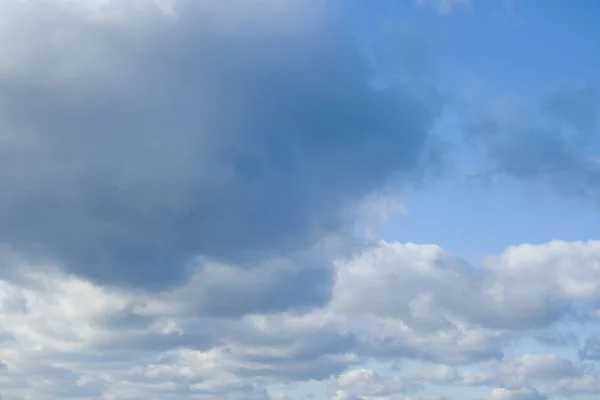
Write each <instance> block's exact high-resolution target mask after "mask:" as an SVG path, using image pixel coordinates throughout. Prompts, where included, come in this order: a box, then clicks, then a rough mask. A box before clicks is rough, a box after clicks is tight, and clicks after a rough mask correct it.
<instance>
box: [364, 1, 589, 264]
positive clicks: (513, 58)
mask: <svg viewBox="0 0 600 400" xmlns="http://www.w3.org/2000/svg"><path fill="white" fill-rule="evenodd" d="M411 3H412V2H411V1H392V0H384V1H381V2H357V4H360V7H359V8H360V13H362V18H361V19H360V21H361V22H363V24H362V25H361V27H362V28H363V29H367V30H368V29H376V28H377V26H373V25H369V24H370V23H372V22H373V21H375V20H376V19H375V18H373V19H369V16H371V13H374V14H377V15H378V16H381V15H386V16H387V21H388V23H389V21H390V20H392V21H394V20H396V21H397V23H398V24H399V25H401V24H405V25H406V24H410V26H412V27H418V29H419V30H420V31H421V32H423V33H424V34H425V35H428V36H429V37H432V38H433V42H434V49H435V54H436V56H437V59H436V63H437V65H436V69H437V71H438V73H439V75H440V79H442V80H443V81H444V82H443V83H444V86H446V87H448V88H450V90H455V91H456V90H458V91H460V90H461V89H464V88H469V87H471V86H483V87H484V88H485V93H486V95H490V96H498V97H503V96H512V97H515V98H518V99H519V100H521V101H523V102H525V103H529V104H530V105H531V106H532V107H535V106H536V103H537V102H539V101H540V99H541V97H542V96H543V95H544V94H545V93H548V92H549V91H552V90H554V89H557V88H558V87H560V86H561V85H564V84H570V83H575V82H585V81H588V82H589V81H591V82H595V83H596V84H598V83H600V82H599V79H598V78H599V76H600V50H598V48H599V47H598V46H599V45H598V38H600V23H598V21H600V1H596V0H581V1H577V2H570V1H562V0H545V1H543V2H542V1H528V0H514V1H513V2H512V7H511V8H510V9H507V8H505V6H504V4H505V2H503V1H501V0H497V1H496V0H480V1H474V2H473V4H472V6H468V7H457V8H456V9H455V10H454V12H452V13H451V14H445V15H440V14H437V13H435V12H432V9H430V8H429V9H428V8H419V7H413V6H412V4H411ZM365 21H369V22H365ZM490 100H492V99H490ZM447 130H448V131H447V134H448V135H449V136H451V137H457V136H458V134H459V132H458V131H453V126H448V127H447ZM461 156H464V157H469V155H468V153H465V154H461ZM461 161H462V163H463V164H465V165H468V164H469V160H461ZM407 210H408V213H407V215H406V216H405V217H403V218H400V219H397V220H394V221H391V222H389V223H388V224H386V225H385V226H384V228H383V230H382V235H383V238H384V239H387V240H398V241H403V242H404V241H414V242H417V243H436V244H439V245H441V246H443V247H444V248H446V249H447V250H449V251H452V252H453V253H456V254H457V255H459V256H462V257H464V258H466V259H467V260H469V261H471V262H473V263H478V262H479V261H480V260H481V258H482V257H483V256H485V255H487V254H497V253H499V252H501V251H502V250H504V249H505V248H506V247H507V246H508V245H512V244H519V243H543V242H547V241H549V240H553V239H562V240H588V239H594V238H600V213H599V212H598V210H597V209H594V208H593V207H591V206H590V205H588V204H585V203H583V202H577V201H570V200H565V199H560V198H556V197H552V196H550V195H546V196H543V195H540V194H536V193H534V192H533V191H529V190H527V188H525V187H522V186H519V185H513V184H510V183H507V182H505V183H497V184H495V185H493V186H492V187H491V188H485V187H482V186H479V185H477V184H476V183H474V182H470V181H468V180H467V179H461V178H457V177H454V178H452V179H447V180H446V181H444V182H440V183H437V184H434V185H429V186H426V187H425V188H424V190H421V191H419V192H416V193H413V194H412V195H410V196H408V198H407Z"/></svg>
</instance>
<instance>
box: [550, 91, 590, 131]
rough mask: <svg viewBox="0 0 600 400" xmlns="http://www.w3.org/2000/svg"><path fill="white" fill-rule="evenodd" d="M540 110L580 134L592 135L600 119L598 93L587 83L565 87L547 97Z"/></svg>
mask: <svg viewBox="0 0 600 400" xmlns="http://www.w3.org/2000/svg"><path fill="white" fill-rule="evenodd" d="M542 109H543V110H544V111H545V112H547V113H548V114H549V115H550V116H551V117H553V118H556V119H558V120H562V121H564V122H565V123H567V124H569V125H570V126H571V127H572V128H574V129H575V130H576V131H577V132H579V133H581V134H584V135H585V134H594V133H596V132H595V130H596V128H598V122H599V118H600V91H598V88H597V87H596V86H595V85H593V84H591V83H589V82H588V83H585V84H579V85H570V86H565V87H562V88H560V89H559V90H556V91H555V92H553V93H551V94H550V95H548V97H547V98H546V99H544V100H543V102H542Z"/></svg>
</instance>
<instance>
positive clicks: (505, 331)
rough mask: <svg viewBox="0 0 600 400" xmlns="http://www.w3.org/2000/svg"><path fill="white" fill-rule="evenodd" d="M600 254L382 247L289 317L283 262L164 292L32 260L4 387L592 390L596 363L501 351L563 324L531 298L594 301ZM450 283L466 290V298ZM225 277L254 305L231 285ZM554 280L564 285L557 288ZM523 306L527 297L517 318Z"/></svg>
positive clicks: (5, 343)
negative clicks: (407, 365) (524, 285)
mask: <svg viewBox="0 0 600 400" xmlns="http://www.w3.org/2000/svg"><path fill="white" fill-rule="evenodd" d="M596 246H597V243H595V242H588V243H577V242H575V243H563V242H551V243H548V244H545V245H539V246H532V245H522V246H518V247H513V248H509V249H507V250H506V251H505V252H504V253H502V254H501V255H500V256H497V257H494V258H490V261H489V262H488V263H486V264H485V269H475V268H473V267H471V266H469V265H468V264H466V263H465V262H464V261H460V260H459V259H457V258H456V257H455V256H452V255H450V254H448V253H446V252H444V251H443V250H442V249H440V248H439V247H437V246H432V245H416V244H400V243H387V242H380V243H379V244H377V245H375V246H371V247H369V248H366V249H364V250H363V252H362V253H361V254H357V255H355V256H353V257H350V258H347V259H338V260H337V261H336V262H335V263H334V277H335V278H334V280H333V281H331V285H332V287H331V289H330V291H331V292H330V300H329V301H327V302H325V303H324V304H320V302H318V303H314V304H311V303H302V302H300V303H297V304H296V306H297V308H295V309H292V310H290V309H289V305H285V304H284V305H283V306H277V305H275V306H268V305H267V303H269V302H271V303H275V304H277V303H279V302H282V301H283V299H284V298H286V297H287V292H288V291H289V290H291V289H285V288H287V287H289V286H286V285H289V284H288V283H287V282H288V281H297V279H298V278H297V277H296V275H294V273H293V271H294V269H293V268H292V267H286V266H285V265H281V264H273V266H271V265H267V266H264V267H256V268H252V269H244V270H237V271H239V274H240V279H241V281H238V280H237V277H232V276H231V274H232V271H234V270H236V269H232V268H233V267H228V266H227V265H222V264H214V265H210V266H208V267H206V268H202V269H199V270H198V272H197V274H198V275H197V276H196V277H194V278H192V279H191V280H190V281H189V282H188V283H187V284H185V285H182V286H179V287H177V288H175V289H169V290H164V291H160V292H156V291H153V292H152V291H148V290H139V289H136V290H132V289H128V290H125V289H122V288H110V287H106V286H102V285H99V284H98V283H95V282H93V281H90V280H86V279H84V278H81V277H79V276H77V275H69V274H66V273H65V272H64V271H60V270H58V271H56V272H50V269H49V268H47V267H44V266H42V267H40V268H37V269H36V268H35V266H29V267H23V266H22V267H21V268H20V269H19V270H20V271H21V273H22V276H21V277H20V279H18V280H2V281H0V326H2V328H3V332H2V335H1V336H0V359H1V360H2V365H3V369H4V371H5V372H6V374H5V375H6V376H5V377H1V378H0V383H2V387H3V390H4V391H5V392H6V393H8V395H11V396H13V397H14V396H17V397H20V398H35V397H36V393H51V394H53V395H54V396H56V397H65V396H67V394H68V393H70V394H73V395H74V394H76V393H80V394H79V395H80V396H83V397H94V396H96V397H97V396H101V395H104V396H106V397H107V398H114V399H120V398H144V397H147V395H148V393H155V394H157V395H158V394H160V397H162V398H170V397H172V398H186V396H187V397H192V396H199V397H200V398H202V396H204V397H206V398H217V397H218V396H224V394H223V393H230V394H231V396H237V394H236V393H239V396H241V397H243V393H250V394H249V396H250V395H252V396H255V397H256V398H259V399H263V398H264V399H268V398H269V397H268V396H270V394H269V393H270V389H269V388H270V386H269V385H272V384H275V383H294V382H305V381H309V380H317V381H323V380H327V379H330V378H332V377H336V378H337V383H336V386H335V388H334V389H335V390H337V391H338V394H337V396H338V397H339V396H355V397H356V396H358V397H359V398H360V397H364V398H373V397H385V396H392V395H393V394H394V393H400V392H405V393H408V394H410V393H415V392H420V391H423V389H422V388H425V387H426V386H427V385H428V384H430V383H435V384H438V385H445V386H464V387H479V386H486V387H502V388H504V389H505V390H506V391H507V392H498V391H497V392H495V393H496V394H495V396H500V395H504V396H509V395H513V394H511V393H520V392H519V390H520V389H521V388H522V387H536V386H537V385H543V387H545V388H546V389H547V390H548V391H551V392H552V393H578V392H582V393H591V391H593V390H596V389H595V386H594V385H595V383H594V382H596V378H595V377H596V375H595V372H594V371H593V370H590V369H589V368H588V367H587V366H586V364H583V363H582V362H580V361H577V362H574V361H570V360H568V359H564V358H559V357H557V356H555V355H543V354H541V355H540V354H525V355H523V356H519V357H516V356H509V355H506V354H505V349H506V348H507V346H509V345H510V344H512V343H515V341H518V340H519V338H522V337H527V335H528V327H529V326H530V323H527V324H523V322H522V321H524V320H525V316H528V318H531V319H533V320H535V321H538V322H537V323H536V325H537V324H542V325H543V324H552V323H553V321H554V320H555V319H558V318H561V315H562V314H556V315H555V316H554V317H553V319H551V320H547V319H545V318H539V317H538V314H541V315H547V311H546V308H545V307H546V305H545V303H539V302H538V300H537V299H538V298H539V295H540V294H542V293H544V292H545V291H546V290H550V293H553V295H556V296H559V298H560V299H561V301H566V302H572V301H582V302H583V301H587V300H588V299H589V301H595V298H596V296H597V292H596V290H595V286H594V285H595V284H594V281H593V276H595V275H597V274H596V273H595V265H596V264H597V262H596V261H595V260H596V258H595V257H596V256H595V254H596V250H595V249H596ZM271 267H272V268H273V269H269V268H271ZM287 268H292V269H291V271H292V273H288V272H286V271H287ZM278 271H284V272H278ZM538 271H543V276H544V277H545V279H541V277H542V275H540V276H538V275H536V274H537V273H538ZM540 274H541V272H540ZM223 277H225V278H226V279H225V278H223ZM453 277H455V278H456V277H458V278H460V279H459V280H461V281H464V284H465V285H466V286H468V287H469V290H468V291H466V290H465V291H464V292H462V291H461V286H460V285H455V283H454V281H453V279H455V278H453ZM525 277H528V279H529V280H528V282H530V291H531V293H532V296H525V297H522V298H520V299H519V298H518V296H517V295H518V294H519V293H520V291H521V289H520V288H519V287H515V282H518V281H523V280H526V279H525ZM230 279H231V282H233V283H231V284H232V285H234V286H235V287H236V288H238V292H239V294H240V295H241V294H242V293H243V294H244V296H245V297H244V298H245V299H247V301H246V302H242V301H240V298H241V297H236V293H234V292H232V291H229V289H228V287H229V286H227V284H226V282H230ZM558 279H559V280H560V282H561V283H562V288H561V290H562V291H559V292H555V291H554V287H555V282H556V280H558ZM457 282H458V281H457ZM532 282H536V285H532V284H531V283H532ZM212 288H218V289H219V290H218V291H217V292H220V291H222V292H223V294H222V295H221V294H217V293H216V292H211V290H213V289H212ZM415 288H418V289H419V290H418V291H415ZM490 288H494V290H491V289H490ZM548 288H550V289H548ZM388 289H389V290H388ZM451 289H455V290H451ZM513 290H514V291H515V292H512V291H513ZM193 293H196V294H197V295H193ZM206 293H209V294H210V293H213V295H211V296H214V297H215V299H216V300H214V301H213V300H210V297H211V296H208V297H207V294H206ZM498 293H505V295H506V297H499V294H498ZM351 294H352V295H353V296H352V295H351ZM290 297H292V298H293V297H294V296H290ZM356 297H359V298H360V299H362V302H361V303H360V304H359V303H357V302H355V301H354V299H355V298H356ZM302 298H303V297H299V298H298V299H302ZM513 298H517V299H518V300H519V301H518V302H517V303H515V305H514V309H510V308H511V307H513V303H512V301H513V300H512V299H513ZM508 299H510V301H509V300H508ZM217 300H218V301H217ZM286 301H289V300H286ZM245 303H247V304H245ZM284 303H285V302H284ZM469 303H473V304H478V305H479V306H481V307H486V308H485V310H486V313H487V314H489V315H491V316H493V315H505V316H506V317H505V319H502V320H501V321H502V326H499V325H498V323H497V322H494V323H491V324H488V323H487V322H488V321H493V320H492V319H488V318H483V317H482V315H481V314H480V313H479V311H477V309H476V308H473V307H469V306H468V304H469ZM302 304H303V305H302ZM300 305H302V306H300ZM282 308H283V310H282ZM286 310H287V311H286ZM561 310H562V311H563V312H568V308H565V309H561ZM509 312H510V313H509ZM520 313H523V315H520ZM509 315H514V320H510V319H508V316H509ZM553 315H554V314H553ZM488 325H489V326H488ZM588 343H591V341H588ZM368 360H376V361H377V362H379V363H383V364H385V363H389V362H407V361H408V360H417V361H419V362H424V363H433V366H432V367H431V368H429V369H425V370H423V371H420V372H419V373H418V374H410V373H405V374H393V375H390V376H385V375H380V374H378V373H375V372H374V371H373V370H372V369H370V368H367V367H364V363H365V362H366V361H368ZM436 364H445V365H437V366H436ZM44 377H45V378H44ZM58 377H60V378H58ZM502 393H504V394H502ZM506 393H508V394H506ZM8 395H7V396H8ZM332 395H333V393H332ZM8 398H10V397H8ZM349 398H352V397H349ZM509 398H510V397H509Z"/></svg>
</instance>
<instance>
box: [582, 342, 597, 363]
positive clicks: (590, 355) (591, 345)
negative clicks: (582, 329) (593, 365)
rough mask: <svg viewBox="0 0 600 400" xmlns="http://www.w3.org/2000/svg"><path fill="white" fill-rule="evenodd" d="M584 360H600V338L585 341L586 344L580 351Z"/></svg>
mask: <svg viewBox="0 0 600 400" xmlns="http://www.w3.org/2000/svg"><path fill="white" fill-rule="evenodd" d="M579 358H581V359H582V360H595V361H596V360H600V337H598V336H590V337H588V338H586V339H585V344H584V345H583V346H582V347H581V349H580V350H579Z"/></svg>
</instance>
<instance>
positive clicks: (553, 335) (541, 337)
mask: <svg viewBox="0 0 600 400" xmlns="http://www.w3.org/2000/svg"><path fill="white" fill-rule="evenodd" d="M534 338H535V340H537V341H538V342H540V343H541V344H543V345H544V346H547V347H577V346H579V338H578V337H577V335H575V334H574V333H573V332H567V333H561V332H552V331H549V332H543V333H540V334H537V335H535V336H534Z"/></svg>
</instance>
